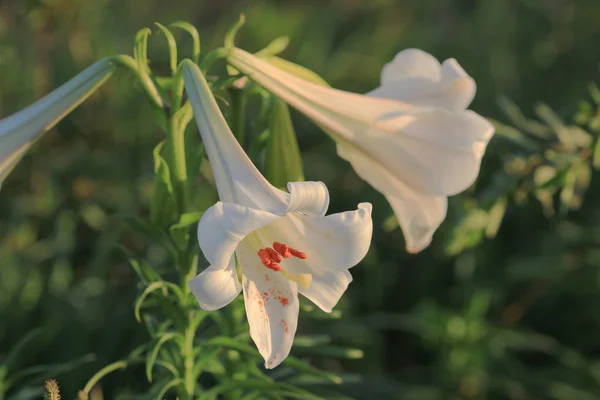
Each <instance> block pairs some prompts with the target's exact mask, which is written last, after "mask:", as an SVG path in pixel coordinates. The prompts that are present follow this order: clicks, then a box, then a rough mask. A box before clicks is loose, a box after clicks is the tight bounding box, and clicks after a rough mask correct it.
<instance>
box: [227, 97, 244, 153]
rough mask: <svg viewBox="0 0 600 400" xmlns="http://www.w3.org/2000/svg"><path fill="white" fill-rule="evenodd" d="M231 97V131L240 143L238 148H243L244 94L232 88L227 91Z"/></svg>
mask: <svg viewBox="0 0 600 400" xmlns="http://www.w3.org/2000/svg"><path fill="white" fill-rule="evenodd" d="M229 94H230V96H231V121H230V125H231V131H232V132H233V134H234V135H235V137H236V139H237V140H238V142H239V143H240V146H242V147H244V144H245V143H244V142H245V140H246V137H245V128H246V120H245V118H244V117H245V115H246V103H247V98H246V92H245V91H244V90H243V89H238V88H234V87H232V88H231V89H229Z"/></svg>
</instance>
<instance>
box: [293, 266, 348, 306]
mask: <svg viewBox="0 0 600 400" xmlns="http://www.w3.org/2000/svg"><path fill="white" fill-rule="evenodd" d="M350 282H352V275H350V272H348V271H327V272H325V273H324V274H322V275H320V276H315V275H313V280H312V283H311V285H310V286H309V287H308V289H303V288H298V291H299V292H300V294H302V295H303V296H305V297H306V298H307V299H309V300H310V301H312V302H313V303H315V305H317V307H319V308H320V309H321V310H323V311H325V312H328V313H330V312H331V311H332V310H333V307H335V305H336V304H337V303H338V301H339V300H340V298H341V297H342V295H343V294H344V292H345V291H346V289H347V288H348V285H349V284H350Z"/></svg>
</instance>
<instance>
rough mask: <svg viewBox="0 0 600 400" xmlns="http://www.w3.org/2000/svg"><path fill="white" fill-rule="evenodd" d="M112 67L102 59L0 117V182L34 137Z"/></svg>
mask: <svg viewBox="0 0 600 400" xmlns="http://www.w3.org/2000/svg"><path fill="white" fill-rule="evenodd" d="M114 69H115V67H114V65H113V64H111V63H110V61H109V60H107V59H103V60H100V61H98V62H96V63H95V64H93V65H91V66H90V67H88V68H87V69H86V70H84V71H83V72H81V73H80V74H78V75H77V76H75V77H74V78H73V79H71V80H70V81H68V82H67V83H65V84H64V85H62V86H61V87H59V88H58V89H56V90H54V91H53V92H52V93H50V94H48V95H46V96H44V97H43V98H41V99H40V100H38V101H36V102H35V103H33V104H31V105H29V106H28V107H26V108H24V109H22V110H20V111H18V112H16V113H15V114H13V115H11V116H8V117H6V118H4V119H2V120H0V185H1V184H2V181H3V180H4V178H5V177H6V175H8V173H9V172H10V171H11V170H12V168H13V167H14V166H15V165H16V163H17V162H19V160H20V159H21V157H22V156H23V154H25V152H26V151H27V150H28V149H29V147H31V145H32V144H33V142H34V141H35V139H36V138H37V137H38V136H39V135H41V134H42V133H44V132H46V131H47V130H49V129H50V128H52V127H53V126H54V125H55V124H56V123H57V122H58V121H60V120H61V119H62V118H63V117H64V116H65V115H67V114H68V113H69V112H71V111H72V110H73V109H74V108H75V107H77V106H78V105H79V104H81V103H82V102H83V101H84V100H85V99H87V98H88V97H89V96H90V95H91V94H92V93H94V92H95V91H96V89H98V87H100V86H101V85H102V84H103V83H104V82H105V81H106V80H107V79H108V78H109V77H110V75H111V74H112V72H113V70H114Z"/></svg>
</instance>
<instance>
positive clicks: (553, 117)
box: [534, 103, 575, 150]
mask: <svg viewBox="0 0 600 400" xmlns="http://www.w3.org/2000/svg"><path fill="white" fill-rule="evenodd" d="M534 109H535V112H536V113H537V115H538V116H539V117H540V119H541V120H542V121H544V122H545V123H546V124H548V126H549V127H550V128H552V130H553V131H554V133H555V134H556V136H557V137H558V140H560V141H561V143H562V144H563V145H564V146H565V147H566V148H567V149H569V150H572V149H574V147H575V143H574V140H573V137H572V135H570V134H569V130H568V129H567V127H566V126H565V125H564V124H563V122H562V120H561V119H560V117H559V116H558V115H557V114H556V113H555V112H554V110H552V109H551V108H550V106H548V105H547V104H544V103H540V104H537V105H536V106H535V107H534Z"/></svg>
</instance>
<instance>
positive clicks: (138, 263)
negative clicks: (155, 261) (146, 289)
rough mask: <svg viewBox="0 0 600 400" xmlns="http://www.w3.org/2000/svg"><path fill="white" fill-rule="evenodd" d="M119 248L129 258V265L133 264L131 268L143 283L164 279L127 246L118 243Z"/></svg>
mask: <svg viewBox="0 0 600 400" xmlns="http://www.w3.org/2000/svg"><path fill="white" fill-rule="evenodd" d="M117 248H118V249H119V250H120V251H121V252H122V253H123V255H124V256H125V257H126V258H127V261H128V262H129V265H131V268H133V270H134V271H135V273H136V274H137V276H138V277H139V278H140V280H141V281H142V282H143V283H145V284H146V285H147V284H150V283H152V282H156V281H160V280H162V278H161V277H160V275H159V274H158V273H157V272H156V271H155V270H154V268H152V266H150V264H148V263H147V262H146V261H145V260H143V259H139V258H138V257H137V256H136V255H135V254H133V253H132V252H131V251H129V250H128V249H127V248H125V247H123V246H121V245H117Z"/></svg>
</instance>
